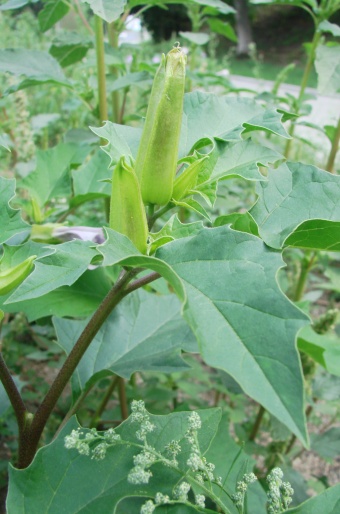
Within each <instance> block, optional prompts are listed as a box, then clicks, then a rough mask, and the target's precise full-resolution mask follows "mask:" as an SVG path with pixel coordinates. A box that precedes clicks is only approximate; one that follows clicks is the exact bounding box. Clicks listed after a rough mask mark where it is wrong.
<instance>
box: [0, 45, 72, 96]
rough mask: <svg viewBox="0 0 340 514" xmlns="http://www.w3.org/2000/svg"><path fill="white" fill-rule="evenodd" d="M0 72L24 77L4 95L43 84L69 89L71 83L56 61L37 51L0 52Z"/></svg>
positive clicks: (12, 50) (11, 49)
mask: <svg viewBox="0 0 340 514" xmlns="http://www.w3.org/2000/svg"><path fill="white" fill-rule="evenodd" d="M0 72H4V73H11V74H12V75H16V76H18V77H19V76H21V75H24V76H25V77H26V79H25V80H23V81H22V82H20V83H19V84H17V85H15V86H11V87H10V88H9V89H8V90H7V91H6V93H13V92H15V91H18V90H19V89H24V88H26V87H29V86H36V85H37V84H45V83H51V84H61V85H63V86H68V87H71V83H70V81H69V80H68V79H67V78H66V77H65V75H64V73H63V71H62V69H61V67H60V66H59V63H58V61H56V60H55V59H53V57H52V56H51V55H50V54H48V53H47V52H40V51H38V50H26V49H23V48H15V49H13V48H7V49H5V50H0Z"/></svg>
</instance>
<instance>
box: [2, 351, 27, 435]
mask: <svg viewBox="0 0 340 514" xmlns="http://www.w3.org/2000/svg"><path fill="white" fill-rule="evenodd" d="M0 379H1V382H2V385H3V386H4V389H5V391H6V393H7V396H8V398H9V400H10V402H11V405H12V407H13V410H14V414H15V417H16V419H17V422H18V427H19V433H20V432H23V431H24V429H25V425H26V416H27V414H28V411H27V409H26V407H25V404H24V402H23V399H22V398H21V394H20V392H19V390H18V388H17V386H16V385H15V382H14V380H13V378H12V376H11V374H10V371H9V369H8V367H7V365H6V363H5V361H4V359H3V356H2V353H0Z"/></svg>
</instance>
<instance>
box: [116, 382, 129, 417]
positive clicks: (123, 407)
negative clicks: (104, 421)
mask: <svg viewBox="0 0 340 514" xmlns="http://www.w3.org/2000/svg"><path fill="white" fill-rule="evenodd" d="M118 394H119V404H120V412H121V415H122V419H123V420H125V419H128V417H129V409H128V404H127V398H126V389H125V380H124V378H122V377H119V379H118Z"/></svg>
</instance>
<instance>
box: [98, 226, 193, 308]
mask: <svg viewBox="0 0 340 514" xmlns="http://www.w3.org/2000/svg"><path fill="white" fill-rule="evenodd" d="M105 230H106V233H107V240H106V241H105V243H103V244H102V245H98V246H97V250H98V251H99V252H100V253H101V254H102V255H103V257H104V260H103V266H112V265H114V264H120V265H121V266H133V267H138V268H146V269H151V270H153V271H156V272H157V273H159V274H160V275H162V277H164V278H165V279H166V280H167V281H168V282H170V284H171V285H172V287H173V288H174V290H175V291H176V294H177V296H178V297H179V298H180V299H181V300H182V301H184V299H185V292H184V289H183V284H182V282H181V280H180V279H179V277H178V275H177V274H176V273H175V272H174V270H173V269H172V268H171V267H170V266H169V265H168V264H167V263H166V262H164V261H162V260H160V259H156V258H155V257H149V256H148V255H142V254H141V253H140V252H139V251H138V250H137V249H136V248H135V247H134V245H133V243H132V242H131V241H130V239H128V238H127V237H126V236H124V235H123V234H120V233H119V232H115V231H114V230H111V229H109V228H108V229H105Z"/></svg>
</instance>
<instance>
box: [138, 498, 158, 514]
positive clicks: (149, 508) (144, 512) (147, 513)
mask: <svg viewBox="0 0 340 514" xmlns="http://www.w3.org/2000/svg"><path fill="white" fill-rule="evenodd" d="M155 508H156V505H155V504H154V502H153V501H152V500H148V501H147V502H146V503H144V505H142V508H141V509H140V514H152V513H153V511H154V510H155Z"/></svg>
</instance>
